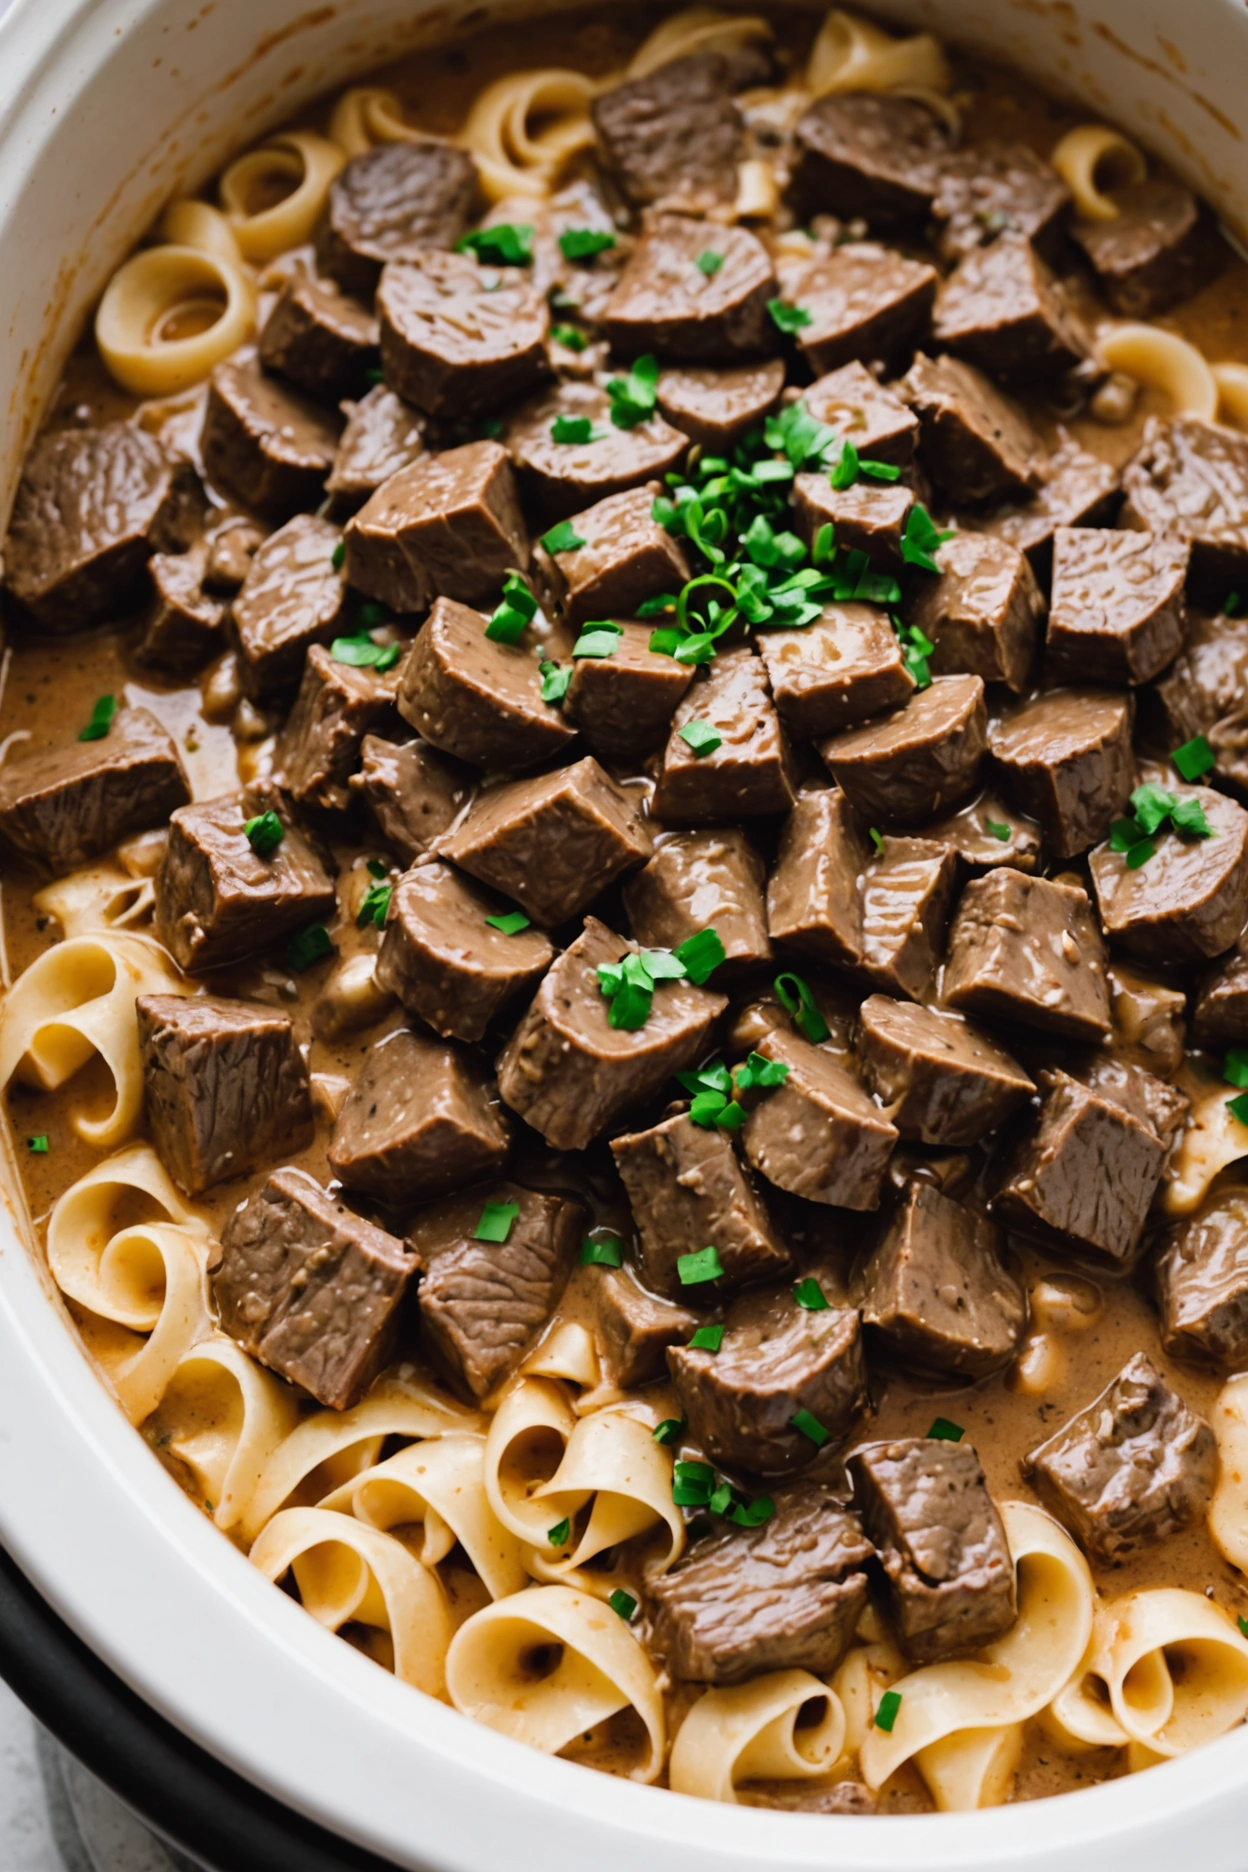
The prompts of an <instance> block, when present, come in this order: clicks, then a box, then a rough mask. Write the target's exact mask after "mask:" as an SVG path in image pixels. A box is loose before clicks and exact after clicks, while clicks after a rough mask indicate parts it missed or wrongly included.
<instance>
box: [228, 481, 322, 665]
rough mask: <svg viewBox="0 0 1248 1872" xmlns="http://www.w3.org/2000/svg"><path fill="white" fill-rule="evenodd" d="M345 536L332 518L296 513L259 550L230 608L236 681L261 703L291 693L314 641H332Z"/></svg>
mask: <svg viewBox="0 0 1248 1872" xmlns="http://www.w3.org/2000/svg"><path fill="white" fill-rule="evenodd" d="M341 538H342V535H341V534H340V533H339V531H338V529H337V527H336V526H333V525H331V523H330V522H329V521H328V520H322V519H320V518H318V516H317V515H316V514H296V515H295V517H294V519H293V520H288V521H287V522H286V525H285V526H284V527H279V528H278V530H277V532H276V533H270V535H269V537H268V539H266V540H265V542H264V544H263V545H262V546H260V547H259V548H258V549H257V551H256V555H255V557H254V559H253V560H252V562H251V570H250V571H249V572H248V574H247V577H246V579H245V580H244V581H243V589H242V590H241V591H240V592H239V594H238V596H237V598H236V599H235V600H234V605H233V610H232V613H231V616H232V621H233V636H234V642H235V645H236V647H237V650H238V673H239V679H240V681H241V682H242V685H243V688H244V689H245V690H246V692H247V694H248V695H250V696H251V697H253V698H254V699H255V700H256V701H262V702H269V701H272V700H274V699H275V698H278V697H281V696H282V695H288V694H289V693H290V691H291V690H292V689H293V688H294V687H295V685H296V684H297V683H298V681H299V678H300V676H301V675H302V673H303V663H304V657H305V656H306V654H307V652H308V650H309V649H310V648H311V646H312V645H313V644H317V643H328V642H329V640H330V638H331V637H332V636H333V635H334V633H335V632H336V631H337V630H338V629H339V628H340V626H341V623H342V616H343V606H344V604H345V602H346V581H345V579H344V577H343V574H342V571H341V569H340V568H338V567H336V566H335V565H334V557H335V555H336V554H337V552H338V546H339V543H340V541H341ZM339 556H341V555H339Z"/></svg>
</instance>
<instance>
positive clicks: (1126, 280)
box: [1070, 176, 1229, 319]
mask: <svg viewBox="0 0 1248 1872" xmlns="http://www.w3.org/2000/svg"><path fill="white" fill-rule="evenodd" d="M1111 199H1112V201H1113V203H1114V206H1115V208H1116V209H1117V211H1118V212H1117V215H1116V216H1115V218H1114V219H1113V220H1112V221H1083V220H1077V221H1075V222H1074V223H1073V225H1072V227H1071V230H1070V231H1071V234H1072V235H1073V236H1074V238H1075V240H1077V241H1078V243H1079V245H1080V246H1081V247H1082V249H1083V251H1084V253H1085V254H1086V255H1087V257H1088V261H1089V263H1090V265H1091V267H1092V271H1093V272H1094V273H1095V274H1096V279H1097V284H1098V285H1099V287H1100V289H1101V291H1102V293H1104V295H1105V297H1106V299H1108V301H1109V303H1110V305H1111V306H1112V307H1113V309H1114V311H1115V312H1117V313H1119V314H1120V316H1121V317H1123V318H1128V319H1153V318H1156V317H1157V315H1158V314H1159V313H1161V312H1169V311H1170V310H1171V308H1172V307H1173V306H1177V305H1178V304H1179V303H1180V302H1181V301H1182V300H1184V299H1190V298H1191V296H1192V294H1193V293H1197V292H1199V291H1200V289H1201V287H1202V286H1207V285H1208V284H1209V282H1210V280H1212V279H1215V278H1216V277H1217V275H1218V274H1219V273H1220V272H1221V271H1222V269H1223V267H1224V266H1225V265H1226V262H1227V259H1228V257H1229V256H1228V254H1227V250H1226V247H1225V245H1224V244H1223V242H1222V240H1221V239H1220V238H1219V235H1218V231H1217V228H1216V227H1215V225H1214V220H1213V216H1212V215H1211V214H1210V212H1209V210H1208V208H1206V207H1205V206H1204V205H1203V203H1202V202H1201V201H1200V200H1199V198H1198V197H1197V196H1196V195H1194V194H1193V193H1192V191H1191V189H1189V188H1188V187H1186V185H1185V184H1184V183H1182V182H1177V181H1173V180H1170V179H1168V178H1166V177H1163V176H1154V177H1151V178H1150V179H1149V180H1148V181H1146V182H1133V183H1131V184H1130V185H1129V186H1128V187H1126V188H1121V189H1115V190H1113V191H1112V194H1111Z"/></svg>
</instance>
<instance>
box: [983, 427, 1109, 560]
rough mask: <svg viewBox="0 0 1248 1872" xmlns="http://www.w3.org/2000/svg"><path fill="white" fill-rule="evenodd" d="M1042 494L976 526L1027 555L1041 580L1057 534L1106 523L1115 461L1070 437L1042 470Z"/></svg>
mask: <svg viewBox="0 0 1248 1872" xmlns="http://www.w3.org/2000/svg"><path fill="white" fill-rule="evenodd" d="M1043 473H1044V481H1043V484H1042V485H1041V487H1040V489H1039V492H1038V493H1036V494H1035V495H1034V496H1033V498H1032V499H1031V500H1029V501H1027V502H1026V503H1025V505H1023V506H1021V507H1012V506H1011V507H1003V508H1002V509H1001V510H1000V511H999V512H998V513H994V514H993V515H992V516H991V518H989V519H986V520H976V521H974V522H973V525H974V527H975V529H976V530H977V531H978V532H981V533H987V534H989V535H990V536H991V537H992V538H994V539H999V540H1004V541H1005V542H1006V543H1007V544H1008V545H1010V546H1017V548H1018V550H1019V551H1020V552H1022V553H1026V555H1027V557H1028V559H1029V560H1030V561H1031V565H1032V569H1033V571H1034V572H1035V574H1036V576H1037V577H1038V578H1047V576H1048V570H1049V565H1050V562H1051V559H1052V553H1053V535H1054V534H1055V533H1056V531H1057V529H1058V527H1063V526H1073V527H1081V526H1089V527H1090V526H1104V525H1106V524H1107V523H1108V521H1109V520H1110V518H1111V517H1112V513H1113V509H1114V505H1115V502H1116V500H1117V496H1118V489H1119V474H1118V470H1117V469H1116V468H1115V467H1114V466H1113V464H1112V462H1107V461H1102V459H1101V457H1100V456H1099V455H1092V454H1089V452H1088V450H1087V449H1084V448H1080V446H1079V444H1078V443H1077V442H1074V441H1071V440H1070V439H1069V438H1068V439H1067V440H1066V441H1065V442H1063V443H1062V444H1061V445H1060V447H1058V448H1056V449H1054V451H1053V453H1052V454H1051V455H1050V456H1049V459H1048V462H1047V464H1046V465H1045V466H1044V469H1043Z"/></svg>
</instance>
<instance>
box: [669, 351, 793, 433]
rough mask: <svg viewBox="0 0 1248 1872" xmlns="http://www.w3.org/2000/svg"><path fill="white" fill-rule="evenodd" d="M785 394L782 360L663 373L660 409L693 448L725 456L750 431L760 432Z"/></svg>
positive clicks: (690, 368) (691, 366)
mask: <svg viewBox="0 0 1248 1872" xmlns="http://www.w3.org/2000/svg"><path fill="white" fill-rule="evenodd" d="M783 388H784V360H783V358H768V359H767V361H766V363H763V364H738V365H736V366H735V368H732V367H730V368H728V369H720V370H717V369H714V368H713V367H706V366H702V365H697V364H694V365H690V366H689V367H688V368H687V369H685V370H666V371H664V372H663V375H662V376H661V377H660V379H659V408H660V410H661V411H662V412H663V414H664V416H666V418H667V420H668V422H670V423H671V424H672V425H673V427H674V428H676V429H679V430H680V432H681V434H682V435H687V436H688V438H689V440H690V441H691V442H700V443H701V444H702V446H703V448H707V449H710V451H711V453H712V454H713V455H720V454H723V453H724V452H725V451H726V450H728V449H730V448H731V447H732V444H733V443H734V442H735V441H736V440H737V439H738V437H739V436H741V435H743V434H744V433H745V431H746V430H747V429H756V428H757V427H758V426H759V424H760V423H761V422H762V420H763V418H764V417H765V416H766V415H767V414H768V412H769V411H770V410H772V409H774V407H775V405H776V402H777V401H778V399H779V396H780V392H781V391H782V390H783Z"/></svg>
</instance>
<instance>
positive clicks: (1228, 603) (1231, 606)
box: [1222, 591, 1244, 617]
mask: <svg viewBox="0 0 1248 1872" xmlns="http://www.w3.org/2000/svg"><path fill="white" fill-rule="evenodd" d="M1243 603H1244V600H1243V597H1242V595H1241V594H1240V593H1239V592H1237V591H1231V592H1227V594H1226V598H1225V601H1224V603H1223V605H1222V614H1223V616H1224V617H1238V616H1239V614H1240V611H1241V610H1242V609H1243Z"/></svg>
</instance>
